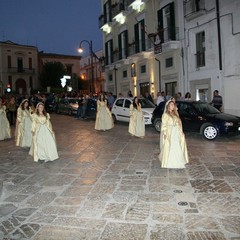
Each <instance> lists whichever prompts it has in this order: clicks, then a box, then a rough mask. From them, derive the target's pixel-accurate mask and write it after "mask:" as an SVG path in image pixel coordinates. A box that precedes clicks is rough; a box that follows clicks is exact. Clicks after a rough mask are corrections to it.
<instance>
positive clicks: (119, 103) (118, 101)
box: [115, 99, 124, 107]
mask: <svg viewBox="0 0 240 240" xmlns="http://www.w3.org/2000/svg"><path fill="white" fill-rule="evenodd" d="M123 102H124V99H118V100H117V101H116V103H115V105H116V106H118V107H122V106H123Z"/></svg>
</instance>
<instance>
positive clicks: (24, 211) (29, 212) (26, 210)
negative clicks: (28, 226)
mask: <svg viewBox="0 0 240 240" xmlns="http://www.w3.org/2000/svg"><path fill="white" fill-rule="evenodd" d="M35 211H37V208H21V209H19V210H17V211H15V212H14V213H13V216H21V217H29V216H31V215H32V214H33V213H34V212H35Z"/></svg>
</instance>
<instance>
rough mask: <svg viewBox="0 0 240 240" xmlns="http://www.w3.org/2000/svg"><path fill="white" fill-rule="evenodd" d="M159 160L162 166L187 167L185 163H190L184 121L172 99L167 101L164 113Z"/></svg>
mask: <svg viewBox="0 0 240 240" xmlns="http://www.w3.org/2000/svg"><path fill="white" fill-rule="evenodd" d="M171 108H172V109H173V110H172V109H171ZM159 160H160V162H161V166H162V168H185V164H186V163H188V152H187V147H186V141H185V136H184V133H183V130H182V122H181V119H180V118H179V115H178V112H177V107H176V105H175V103H174V101H172V100H169V101H168V102H167V103H166V106H165V110H164V113H163V115H162V125H161V133H160V154H159Z"/></svg>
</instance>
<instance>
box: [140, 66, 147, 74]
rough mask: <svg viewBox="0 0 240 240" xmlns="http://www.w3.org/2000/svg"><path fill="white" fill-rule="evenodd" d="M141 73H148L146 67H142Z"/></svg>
mask: <svg viewBox="0 0 240 240" xmlns="http://www.w3.org/2000/svg"><path fill="white" fill-rule="evenodd" d="M140 72H141V73H146V65H142V66H141V67H140Z"/></svg>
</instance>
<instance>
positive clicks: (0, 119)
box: [0, 106, 11, 140]
mask: <svg viewBox="0 0 240 240" xmlns="http://www.w3.org/2000/svg"><path fill="white" fill-rule="evenodd" d="M8 138H11V131H10V125H9V122H8V119H7V116H6V106H2V107H0V140H4V139H8Z"/></svg>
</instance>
